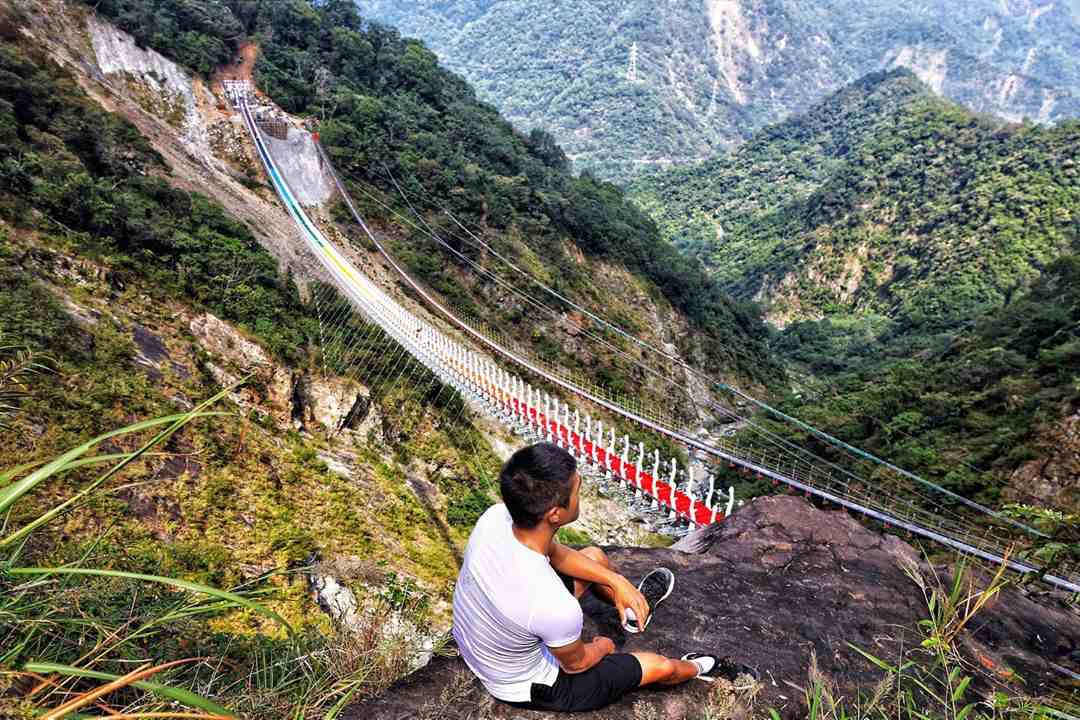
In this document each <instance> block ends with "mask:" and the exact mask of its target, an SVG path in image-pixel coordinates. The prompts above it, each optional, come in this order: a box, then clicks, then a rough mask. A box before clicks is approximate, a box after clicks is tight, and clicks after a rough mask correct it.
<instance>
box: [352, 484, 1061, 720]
mask: <svg viewBox="0 0 1080 720" xmlns="http://www.w3.org/2000/svg"><path fill="white" fill-rule="evenodd" d="M608 553H609V556H610V557H611V559H612V561H613V562H614V564H615V566H616V568H617V569H618V570H619V571H620V572H622V573H623V574H625V575H626V576H627V577H629V578H631V579H636V578H639V577H641V576H642V575H643V574H645V573H646V572H648V571H649V570H650V569H652V568H654V567H656V566H658V565H663V566H666V567H669V568H671V569H672V570H673V571H674V572H675V574H676V577H677V578H678V581H677V585H676V589H675V592H674V594H673V595H672V596H671V597H670V598H669V599H668V600H667V601H666V603H665V604H664V605H663V606H662V608H661V610H660V612H658V613H657V615H656V618H655V620H654V621H653V622H652V624H650V626H649V630H648V632H646V633H645V634H644V635H641V636H632V637H627V636H626V635H625V634H624V633H623V632H622V630H621V628H620V627H619V625H618V622H617V617H616V615H615V612H614V610H613V609H611V608H609V607H607V606H604V605H603V604H602V603H600V602H599V601H597V600H596V599H595V598H592V597H590V596H586V599H585V600H584V601H583V606H584V608H585V613H586V625H585V636H586V637H587V638H589V637H592V636H595V635H599V634H603V635H607V636H609V637H611V638H612V639H613V640H614V641H615V643H616V645H617V646H618V647H619V648H620V649H621V650H623V651H634V650H652V651H658V652H662V653H666V654H668V655H675V656H678V655H681V654H682V653H685V652H689V651H694V650H697V651H701V650H705V651H713V652H716V653H720V654H724V655H730V656H732V657H733V658H735V659H737V660H738V661H740V662H743V663H745V664H747V665H750V666H751V667H753V668H754V669H756V670H757V672H758V674H759V675H760V677H761V681H762V685H763V687H762V688H761V692H760V694H759V695H758V698H757V707H759V708H760V707H774V708H776V709H777V710H779V711H780V712H781V714H782V715H783V716H784V717H792V718H795V717H803V716H804V715H805V709H804V708H803V707H802V706H801V704H800V703H801V697H800V695H801V694H800V692H799V691H798V690H796V689H795V688H793V687H792V685H791V684H794V685H797V686H805V685H806V682H807V667H808V665H809V662H810V655H811V652H814V653H815V654H816V655H817V658H818V663H819V666H820V668H821V670H822V671H824V672H825V673H826V674H827V675H828V676H830V677H831V678H833V679H834V680H835V681H836V683H837V684H838V686H839V688H840V689H841V690H842V691H844V690H846V691H851V690H852V689H853V688H855V687H856V686H868V685H872V684H874V683H876V682H877V681H879V680H880V679H881V673H880V671H878V670H876V669H875V668H874V667H873V666H872V665H871V664H870V663H869V662H867V661H866V660H864V659H863V658H862V657H860V656H859V655H858V653H856V652H854V651H853V650H851V649H850V647H849V646H848V643H851V644H852V645H854V646H856V647H859V648H861V649H863V650H866V651H867V652H870V653H873V654H875V655H877V656H878V657H881V658H883V659H886V660H893V659H895V658H896V657H897V654H898V649H899V647H900V643H901V641H903V642H904V645H905V647H911V646H912V644H913V643H917V642H918V641H919V640H920V639H921V637H920V636H919V635H918V631H917V629H916V623H917V621H918V620H919V619H921V618H923V617H924V615H925V612H926V609H925V606H924V604H923V598H922V594H921V592H920V590H919V589H918V587H917V586H916V585H915V584H914V582H912V580H911V579H909V578H908V577H907V576H906V575H905V573H904V571H903V570H902V569H901V567H900V563H901V562H904V561H914V560H915V559H916V558H917V557H918V556H917V553H916V551H915V550H914V549H913V548H911V547H910V546H909V545H907V544H906V543H904V542H902V541H900V540H899V539H897V538H895V537H890V536H884V537H883V536H881V535H878V534H876V533H874V532H872V531H870V530H867V529H866V528H864V527H863V526H861V525H860V524H859V523H857V522H855V521H854V520H853V519H851V518H850V517H849V516H848V515H847V514H845V513H843V512H825V511H821V510H817V509H815V508H813V507H812V506H811V505H810V504H809V503H807V502H805V501H804V500H802V499H799V498H790V497H774V498H763V499H759V500H757V501H755V502H753V503H751V504H750V505H748V506H747V507H745V508H744V509H743V510H741V511H739V512H738V513H736V514H735V515H734V516H733V517H732V518H731V519H730V520H729V521H728V522H727V523H724V524H722V525H717V526H714V527H712V528H709V529H707V530H704V531H700V532H698V533H695V534H693V535H691V536H688V537H687V538H686V539H684V540H683V541H681V542H680V544H679V545H678V546H676V547H673V548H668V549H662V550H660V549H642V548H610V549H609V550H608ZM979 618H980V620H981V622H980V623H978V624H977V625H976V626H974V628H973V629H972V630H969V631H965V633H964V635H963V637H962V639H961V643H962V645H963V647H964V650H965V651H966V653H967V654H968V656H970V657H972V658H974V659H975V660H977V662H978V663H979V664H980V665H982V666H983V668H985V669H986V670H987V671H989V672H990V673H994V672H995V671H1002V672H1003V671H1004V670H1005V669H1006V668H1008V669H1011V670H1013V671H1015V672H1017V673H1019V675H1021V676H1022V677H1023V678H1024V679H1025V680H1026V685H1025V686H1024V691H1025V692H1027V693H1030V694H1033V695H1039V694H1042V693H1045V692H1047V691H1048V690H1049V689H1050V687H1051V686H1052V684H1053V683H1054V682H1055V677H1060V675H1058V673H1059V671H1058V670H1055V669H1054V668H1053V667H1052V665H1051V664H1052V663H1053V664H1057V665H1058V666H1069V664H1070V662H1072V663H1073V664H1075V660H1072V661H1070V660H1069V657H1070V656H1071V655H1070V654H1071V653H1074V652H1075V650H1076V648H1077V645H1078V643H1080V618H1077V616H1076V615H1074V614H1071V613H1069V612H1067V611H1066V610H1064V609H1057V608H1055V607H1053V606H1052V605H1051V604H1046V605H1040V604H1036V603H1035V602H1034V601H1033V600H1031V599H1029V598H1028V597H1026V596H1024V595H1023V594H1021V593H1020V592H1019V591H1014V590H1011V589H1009V590H1007V591H1005V592H1004V593H1003V594H1002V596H1001V597H1000V598H999V599H998V600H997V601H995V602H994V603H993V604H992V606H991V607H989V608H987V609H985V610H984V611H983V613H982V614H981V615H980V616H979ZM1071 669H1072V670H1073V671H1075V670H1076V668H1071ZM789 683H791V684H789ZM710 690H712V687H711V686H709V685H707V684H705V683H701V682H690V683H688V684H686V685H683V686H681V687H678V688H674V689H667V690H649V689H644V690H639V691H637V692H635V693H632V694H630V695H629V696H627V697H626V698H624V699H623V700H622V701H621V702H619V703H617V704H616V705H613V706H610V707H608V708H605V709H603V710H599V711H596V712H593V713H584V714H580V715H575V717H580V718H591V719H593V720H600V719H601V718H603V719H612V720H613V719H614V718H629V717H657V718H686V719H689V718H699V717H702V715H703V714H704V710H703V708H704V707H705V705H706V703H708V702H709V697H708V696H709V693H710ZM436 708H437V712H436V711H435V709H436ZM428 716H430V717H438V718H446V719H447V720H459V719H460V720H464V719H465V718H474V719H475V718H522V719H523V720H524V719H529V720H533V719H540V718H549V717H550V718H552V719H554V718H557V717H560V716H558V715H555V714H550V715H549V714H547V713H541V712H533V711H524V710H518V709H516V708H512V707H510V706H507V705H503V704H501V703H498V702H495V701H494V700H492V699H491V698H490V697H489V696H488V695H487V694H486V693H485V692H484V690H483V688H482V686H480V684H479V683H478V682H477V681H475V680H473V679H472V676H471V675H470V674H469V673H468V670H467V668H466V667H465V665H464V663H463V662H462V661H461V660H460V659H459V658H456V657H455V658H437V659H435V660H434V661H432V663H431V664H430V665H428V666H427V667H426V668H424V669H423V670H420V671H418V672H416V673H413V674H412V675H410V676H408V677H406V678H405V679H404V680H402V681H400V682H399V683H398V684H397V685H395V686H394V687H392V688H391V689H390V690H389V691H388V692H386V693H385V694H384V695H382V696H380V697H378V698H375V699H373V700H369V701H365V702H363V703H359V704H357V705H354V706H353V707H351V708H349V709H348V710H347V711H346V712H345V713H344V715H343V717H345V718H349V719H351V720H361V719H362V720H390V719H391V718H393V719H395V720H396V719H397V718H413V717H428ZM563 717H565V716H563Z"/></svg>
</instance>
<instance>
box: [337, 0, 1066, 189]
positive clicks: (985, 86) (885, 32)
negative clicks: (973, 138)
mask: <svg viewBox="0 0 1080 720" xmlns="http://www.w3.org/2000/svg"><path fill="white" fill-rule="evenodd" d="M358 4H359V6H360V7H361V9H362V12H364V13H365V14H366V15H368V16H370V17H371V18H373V19H374V20H377V21H380V22H387V23H391V24H394V25H395V26H397V27H399V28H400V29H401V30H402V32H403V33H405V34H410V35H415V36H417V37H420V38H422V39H423V40H425V41H426V42H428V43H429V44H430V45H431V46H432V47H433V48H434V49H435V50H436V51H437V52H438V54H439V56H440V57H441V58H442V59H443V61H444V62H445V63H446V64H447V65H448V66H449V67H450V68H451V69H455V70H456V71H458V72H460V73H461V74H462V75H463V76H465V77H466V78H468V79H469V80H470V82H472V83H473V84H475V85H476V86H477V87H478V89H479V91H480V94H481V97H482V98H483V99H485V100H488V101H490V102H492V103H494V104H495V105H496V106H497V107H499V108H500V109H501V110H502V111H503V112H504V114H506V115H507V116H508V117H509V118H510V119H511V120H512V121H513V122H515V123H517V124H518V125H519V126H521V127H523V128H525V129H530V128H534V127H541V128H544V129H546V130H549V131H551V132H552V133H553V134H554V135H555V137H556V139H557V140H558V141H559V142H560V143H561V144H562V145H563V146H564V147H566V148H567V152H568V154H569V155H570V156H571V157H573V158H575V160H576V166H577V168H579V169H589V170H591V171H594V172H596V173H597V174H599V175H602V176H604V177H609V178H612V179H614V180H617V181H619V182H623V181H627V180H629V179H630V178H632V177H635V176H637V175H640V174H647V173H649V172H652V171H653V170H656V169H659V168H663V167H670V166H671V165H672V164H685V163H687V162H693V161H697V160H701V159H704V158H706V157H709V156H713V155H716V154H718V153H721V152H723V151H724V150H726V149H729V148H731V147H733V146H735V145H737V144H738V143H740V142H742V141H744V140H746V139H747V138H749V137H750V136H751V135H752V134H753V132H754V131H755V130H757V129H759V128H761V127H764V126H766V125H768V124H770V123H775V122H778V121H780V120H782V119H784V118H785V117H787V116H789V115H790V114H792V113H797V112H802V111H805V110H806V109H808V108H809V107H811V106H812V105H813V104H814V103H816V102H817V101H818V100H820V99H821V98H823V97H824V96H826V95H828V94H829V93H831V92H833V91H835V90H836V89H838V88H840V87H842V86H843V85H845V84H847V83H848V82H852V81H854V80H855V79H857V78H858V77H861V76H863V75H865V74H867V73H869V72H872V71H877V70H883V69H884V70H887V69H893V68H896V67H908V68H910V69H912V70H914V71H915V72H916V73H917V74H918V75H919V76H920V78H921V79H923V80H924V81H925V82H927V83H928V84H929V85H931V86H932V87H934V89H935V91H936V92H938V93H939V94H944V95H946V96H948V97H950V98H952V99H954V100H957V101H960V102H962V103H964V104H966V105H967V106H969V107H971V108H973V109H975V110H977V111H980V112H988V113H992V114H997V115H1001V116H1003V117H1005V118H1006V119H1010V120H1014V121H1019V120H1021V119H1022V118H1023V117H1024V116H1027V117H1030V118H1032V119H1036V120H1039V121H1042V122H1048V121H1056V120H1059V119H1062V118H1067V117H1076V116H1080V66H1078V65H1077V63H1076V61H1075V56H1076V52H1075V49H1076V47H1077V37H1078V36H1080V21H1078V19H1077V18H1078V17H1080V13H1078V12H1076V9H1075V7H1073V8H1072V9H1070V6H1069V5H1068V4H1067V3H1060V2H1059V3H1049V4H1039V3H1035V2H1029V1H1028V0H1010V1H1008V2H992V1H991V0H977V1H976V2H972V3H948V2H945V0H932V1H931V2H927V3H918V4H916V3H902V4H896V3H887V2H884V1H881V2H876V1H875V2H869V3H860V4H858V5H851V4H850V3H842V2H826V3H809V2H805V1H804V0H783V1H782V2H765V0H739V1H735V0H704V1H703V0H674V1H673V2H667V3H647V2H644V0H635V1H634V2H629V3H624V2H614V0H592V1H591V2H588V3H581V4H575V5H574V6H573V7H571V6H569V5H567V4H561V3H554V4H551V3H540V2H538V1H537V0H513V1H512V2H503V3H495V4H492V3H486V2H479V1H478V0H454V1H453V2H437V1H436V0H405V1H404V2H402V1H401V0H360V1H359V3H358ZM632 45H634V46H636V50H637V60H638V62H637V79H636V81H632V80H630V79H629V73H630V53H631V46H632Z"/></svg>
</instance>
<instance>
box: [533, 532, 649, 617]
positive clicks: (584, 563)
mask: <svg viewBox="0 0 1080 720" xmlns="http://www.w3.org/2000/svg"><path fill="white" fill-rule="evenodd" d="M549 558H550V559H551V567H553V568H555V570H556V571H558V572H560V573H562V574H563V575H569V576H570V577H572V578H577V579H578V580H584V581H585V582H591V583H596V584H597V585H605V586H607V587H608V588H610V589H611V595H612V597H613V598H614V600H615V607H616V608H617V609H618V610H619V619H620V621H622V622H626V608H631V609H632V610H633V611H634V615H635V616H636V617H637V618H639V621H640V622H641V623H644V622H645V619H646V618H648V617H649V611H650V608H649V603H648V602H647V601H646V600H645V596H644V595H642V594H641V593H640V592H639V591H638V589H637V588H636V587H634V585H633V583H631V582H630V581H629V580H627V579H626V578H624V577H623V576H622V575H620V574H619V573H617V572H614V571H613V570H610V569H608V568H606V567H604V566H603V565H601V564H600V563H598V562H596V561H595V560H593V559H592V558H590V557H589V556H588V555H586V554H584V553H582V552H579V551H577V550H574V549H573V548H568V547H566V546H565V545H562V544H560V543H557V542H554V541H552V543H551V553H550V555H549Z"/></svg>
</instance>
